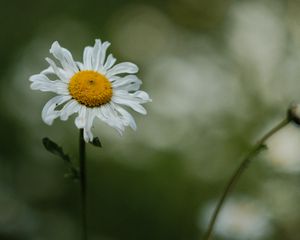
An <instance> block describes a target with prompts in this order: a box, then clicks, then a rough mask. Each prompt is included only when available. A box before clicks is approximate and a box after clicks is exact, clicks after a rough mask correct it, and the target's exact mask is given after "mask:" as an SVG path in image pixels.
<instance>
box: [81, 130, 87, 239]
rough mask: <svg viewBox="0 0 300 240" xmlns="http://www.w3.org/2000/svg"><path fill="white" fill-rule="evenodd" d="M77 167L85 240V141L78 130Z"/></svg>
mask: <svg viewBox="0 0 300 240" xmlns="http://www.w3.org/2000/svg"><path fill="white" fill-rule="evenodd" d="M79 131H80V132H79V165H80V190H81V191H80V195H81V214H82V215H81V217H82V240H87V239H88V238H87V218H86V215H87V214H86V212H87V211H86V165H85V141H84V138H83V129H80V130H79Z"/></svg>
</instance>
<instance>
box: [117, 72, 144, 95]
mask: <svg viewBox="0 0 300 240" xmlns="http://www.w3.org/2000/svg"><path fill="white" fill-rule="evenodd" d="M141 84H142V81H141V80H140V79H138V78H137V76H135V75H128V76H126V77H124V78H120V79H118V80H116V81H114V82H113V83H112V86H113V87H114V88H115V89H121V90H126V91H136V90H138V89H139V88H140V86H141Z"/></svg>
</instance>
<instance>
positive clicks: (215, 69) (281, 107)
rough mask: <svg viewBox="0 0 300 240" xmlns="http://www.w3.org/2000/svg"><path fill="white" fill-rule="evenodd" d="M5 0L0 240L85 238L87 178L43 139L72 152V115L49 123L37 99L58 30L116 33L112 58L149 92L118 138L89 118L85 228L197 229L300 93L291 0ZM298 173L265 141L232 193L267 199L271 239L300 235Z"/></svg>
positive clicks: (99, 234)
mask: <svg viewBox="0 0 300 240" xmlns="http://www.w3.org/2000/svg"><path fill="white" fill-rule="evenodd" d="M1 3H2V4H1V10H0V11H1V14H0V25H1V38H0V43H1V47H0V56H1V58H0V63H1V65H0V66H1V67H0V71H1V77H0V86H1V90H0V91H1V95H0V96H1V103H2V104H1V111H0V122H1V126H2V127H1V136H2V138H1V139H0V146H1V152H0V239H1V240H26V239H30V240H48V239H49V240H53V239H55V240H60V239H61V240H68V239H72V240H76V239H80V219H79V216H80V214H79V211H80V205H79V185H78V184H76V183H74V182H72V181H68V180H66V179H64V177H63V175H64V171H65V167H64V165H63V162H62V161H57V159H55V156H53V155H51V154H49V153H48V152H47V151H46V150H45V149H44V148H43V145H42V138H43V137H49V138H51V139H57V142H58V143H59V145H62V146H63V147H64V149H65V150H66V152H68V153H69V154H70V157H71V158H72V159H74V160H76V159H77V151H78V150H77V140H76V139H77V134H78V133H77V129H76V127H75V126H74V123H73V120H74V119H70V120H69V121H68V122H67V123H66V122H63V123H62V122H59V121H56V122H55V123H54V125H53V126H51V127H49V126H47V125H45V124H44V123H43V122H42V120H41V117H40V112H41V109H42V107H43V105H44V104H45V103H46V101H47V99H49V97H50V96H51V94H44V93H40V92H33V91H31V90H30V89H29V81H28V78H29V76H30V75H32V74H34V73H37V72H39V71H41V70H42V69H43V68H44V67H45V66H46V63H45V62H44V61H43V59H44V58H45V57H46V56H49V54H48V49H49V47H50V45H51V43H52V42H53V41H55V40H58V41H59V42H60V43H61V44H62V46H64V47H66V48H68V49H70V50H71V52H72V53H73V54H74V56H75V57H76V58H77V59H81V55H82V54H81V52H82V49H83V47H84V46H86V45H88V44H89V45H91V44H93V41H94V39H95V38H101V39H103V40H108V41H110V42H112V46H111V49H110V51H111V52H113V53H114V54H115V55H116V56H117V57H118V60H119V59H120V61H122V60H126V61H127V60H128V61H133V62H135V63H137V64H138V65H139V66H140V68H141V73H140V74H139V76H140V78H141V79H142V80H143V82H144V84H143V89H144V90H146V91H147V92H149V93H150V96H151V97H152V98H153V103H151V104H148V106H146V108H147V109H148V110H149V113H148V115H147V116H146V117H143V116H137V115H134V116H135V118H136V119H137V123H138V131H137V132H132V131H131V130H129V129H128V130H127V131H126V133H125V135H124V136H123V137H119V136H118V135H117V134H116V133H115V132H114V131H113V130H112V129H110V128H109V127H108V126H106V125H104V124H102V123H97V124H96V126H95V132H96V133H97V135H98V136H99V138H100V139H101V143H102V144H103V148H94V147H93V146H88V149H87V150H88V166H87V167H88V205H89V233H90V236H91V237H90V239H91V240H93V239H103V240H115V239H116V240H117V239H119V240H126V239H128V240H134V239H139V240H140V239H144V240H147V239H155V240H160V239H161V240H167V239H170V240H171V239H172V240H176V239H178V240H179V239H182V240H183V239H184V240H186V239H191V240H192V239H193V240H194V239H195V240H196V239H201V236H202V234H203V231H204V228H205V226H204V225H203V222H204V220H203V219H202V218H203V216H202V215H203V214H202V213H203V211H204V209H205V207H206V206H207V205H208V204H210V203H211V202H215V201H216V199H217V198H218V197H219V196H220V194H221V191H222V190H223V188H224V186H225V183H226V181H227V179H228V178H229V176H230V174H231V173H232V172H233V170H234V169H235V168H236V167H237V165H238V163H239V162H240V159H241V157H242V156H243V154H245V152H247V151H248V149H249V148H250V147H251V145H252V144H253V143H254V141H255V140H256V139H257V138H258V137H259V136H261V135H262V133H263V132H265V131H266V130H267V129H268V128H270V127H271V126H272V125H273V124H274V123H275V122H277V121H278V120H279V119H280V118H282V117H284V115H285V111H286V107H287V105H288V103H289V102H290V101H292V100H296V101H297V100H298V101H299V100H300V96H299V92H300V84H299V77H300V44H299V43H300V31H299V22H300V18H299V14H298V13H299V10H300V4H299V3H298V2H297V1H292V0H262V1H258V0H257V1H252V0H243V1H234V0H211V1H199V0H167V1H158V0H154V1H146V0H142V1H134V0H126V1H125V0H110V1H96V0H87V1H76V0H75V1H68V0H59V1H58V0H45V1H37V0H28V1H21V0H11V1H4V0H2V2H1ZM291 131H292V132H293V134H296V135H297V134H300V131H299V129H297V128H295V127H294V128H293V127H292V130H291ZM289 136H290V135H289ZM276 148H278V149H279V148H280V145H279V146H277V147H276ZM269 151H270V152H272V147H270V148H269ZM294 154H296V159H300V153H299V151H298V152H297V151H296V152H295V153H294ZM297 154H298V155H297ZM287 155H288V154H286V155H284V157H283V158H284V159H283V160H282V162H283V163H286V164H289V163H288V156H287ZM272 156H273V155H272ZM298 156H299V157H298ZM285 157H286V158H285ZM297 157H298V158H297ZM294 158H295V156H294ZM264 160H268V161H264ZM293 164H296V165H297V166H298V165H300V161H299V162H296V163H293ZM292 168H293V167H292ZM287 169H288V168H287ZM298 183H299V171H294V172H289V171H283V169H280V168H278V165H276V163H274V161H273V160H272V158H271V157H270V156H269V155H268V154H267V153H266V154H262V156H260V157H259V158H258V159H256V160H255V161H254V163H253V164H252V165H250V167H249V170H248V171H247V172H246V174H245V175H244V176H243V177H242V179H241V181H240V182H239V183H238V185H237V188H236V189H235V191H234V194H233V195H235V194H239V195H242V196H247V197H249V198H253V199H255V202H256V203H259V204H260V207H263V206H266V207H265V210H266V211H268V213H269V215H270V219H272V221H271V224H272V231H271V232H270V233H268V236H265V238H264V239H272V240H276V239H295V240H296V239H298V238H299V237H298V226H299V223H300V216H299V214H298V213H299V204H298V201H299V198H300V190H299V186H298ZM225 207H226V206H225ZM215 239H226V238H225V237H224V236H222V235H219V236H216V237H215Z"/></svg>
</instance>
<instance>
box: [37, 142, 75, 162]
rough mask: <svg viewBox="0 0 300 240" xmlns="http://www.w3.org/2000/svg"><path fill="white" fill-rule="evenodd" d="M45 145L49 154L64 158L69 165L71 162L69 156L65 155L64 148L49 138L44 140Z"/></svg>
mask: <svg viewBox="0 0 300 240" xmlns="http://www.w3.org/2000/svg"><path fill="white" fill-rule="evenodd" d="M43 145H44V147H45V148H46V149H47V150H48V151H49V152H51V153H53V154H54V155H56V156H58V157H60V158H62V159H63V160H64V161H66V162H68V163H70V162H71V160H70V158H69V156H68V155H67V154H65V153H64V151H63V149H62V147H60V146H58V145H57V144H56V143H55V142H53V141H52V140H50V139H49V138H43Z"/></svg>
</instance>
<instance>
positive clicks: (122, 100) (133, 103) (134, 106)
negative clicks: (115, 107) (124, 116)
mask: <svg viewBox="0 0 300 240" xmlns="http://www.w3.org/2000/svg"><path fill="white" fill-rule="evenodd" d="M112 101H113V102H115V103H117V104H121V105H125V106H128V107H131V108H132V109H133V110H134V111H136V112H138V113H140V114H144V115H145V114H147V111H146V109H145V108H144V107H143V106H142V105H140V104H139V103H138V102H136V101H134V100H129V99H126V98H123V97H119V96H113V97H112Z"/></svg>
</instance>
